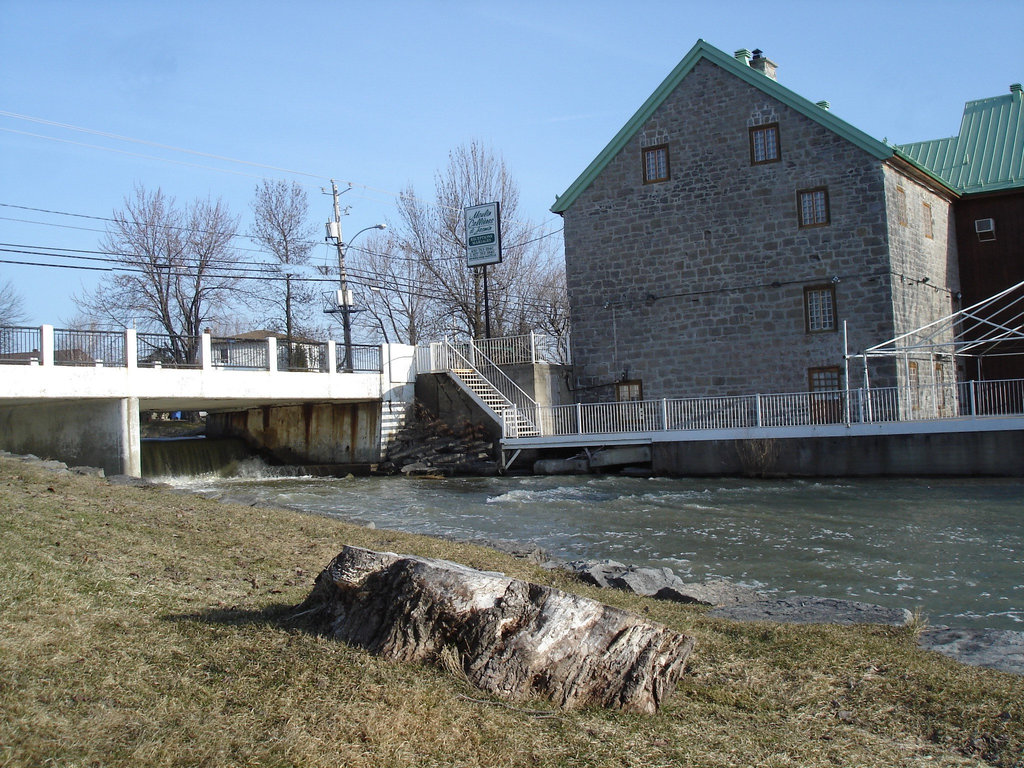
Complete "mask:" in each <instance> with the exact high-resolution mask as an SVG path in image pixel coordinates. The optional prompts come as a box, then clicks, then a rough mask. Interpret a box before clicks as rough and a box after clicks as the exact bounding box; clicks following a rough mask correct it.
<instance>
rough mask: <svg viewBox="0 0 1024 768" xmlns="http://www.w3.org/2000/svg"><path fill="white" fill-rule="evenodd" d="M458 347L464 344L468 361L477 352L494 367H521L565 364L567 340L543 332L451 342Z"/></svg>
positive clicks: (567, 356)
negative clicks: (526, 365)
mask: <svg viewBox="0 0 1024 768" xmlns="http://www.w3.org/2000/svg"><path fill="white" fill-rule="evenodd" d="M452 343H453V344H456V345H458V346H460V347H461V346H462V345H468V347H469V350H470V351H469V353H467V357H468V358H469V359H470V360H472V359H473V355H474V354H475V353H476V352H480V353H481V354H482V355H483V356H484V357H486V358H487V359H488V360H490V361H491V362H493V363H495V364H496V365H525V364H529V363H551V364H560V365H568V364H569V362H570V356H569V338H568V337H567V336H549V335H547V334H543V333H528V334H524V335H522V336H502V337H500V338H494V339H470V340H469V341H465V342H459V341H452Z"/></svg>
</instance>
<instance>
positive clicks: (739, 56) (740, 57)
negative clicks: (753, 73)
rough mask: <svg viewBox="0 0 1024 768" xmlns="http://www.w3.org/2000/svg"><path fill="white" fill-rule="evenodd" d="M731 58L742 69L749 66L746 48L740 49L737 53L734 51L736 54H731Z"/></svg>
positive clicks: (748, 53)
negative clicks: (741, 66) (740, 65)
mask: <svg viewBox="0 0 1024 768" xmlns="http://www.w3.org/2000/svg"><path fill="white" fill-rule="evenodd" d="M733 57H734V58H735V59H736V61H738V62H739V63H740V64H742V65H743V66H744V67H749V66H750V51H748V50H747V49H746V48H740V49H739V50H738V51H736V53H734V54H733Z"/></svg>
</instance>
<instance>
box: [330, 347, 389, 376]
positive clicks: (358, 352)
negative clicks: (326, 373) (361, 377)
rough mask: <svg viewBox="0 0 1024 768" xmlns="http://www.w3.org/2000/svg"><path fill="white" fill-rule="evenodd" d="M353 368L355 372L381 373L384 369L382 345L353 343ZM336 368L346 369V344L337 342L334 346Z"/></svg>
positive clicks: (339, 369)
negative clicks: (381, 354)
mask: <svg viewBox="0 0 1024 768" xmlns="http://www.w3.org/2000/svg"><path fill="white" fill-rule="evenodd" d="M351 349H352V368H351V369H350V370H351V372H353V373H379V372H381V371H382V370H384V369H383V367H382V365H381V357H380V347H379V346H377V345H375V344H353V345H352V347H351ZM334 358H335V362H334V365H335V368H336V369H337V370H338V371H344V370H345V345H344V344H335V346H334Z"/></svg>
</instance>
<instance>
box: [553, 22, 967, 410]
mask: <svg viewBox="0 0 1024 768" xmlns="http://www.w3.org/2000/svg"><path fill="white" fill-rule="evenodd" d="M775 74H776V65H775V64H774V62H772V61H770V60H769V59H767V58H766V57H765V56H764V55H763V54H762V53H761V52H760V51H754V53H753V56H751V54H750V52H748V51H746V50H741V51H737V52H736V54H735V55H733V56H729V55H728V54H726V53H723V52H722V51H719V50H718V49H716V48H714V47H713V46H711V45H708V44H707V43H706V42H704V41H698V42H697V44H696V45H695V46H694V47H693V48H692V49H691V50H690V52H689V53H688V54H687V55H686V57H685V58H684V59H683V60H682V61H681V62H680V63H679V65H678V66H677V67H676V68H675V69H674V70H673V71H672V72H671V73H670V74H669V76H668V77H667V78H666V79H665V81H664V82H663V83H662V84H661V85H660V86H659V87H658V89H657V90H656V91H655V92H654V93H653V94H652V95H651V96H650V98H648V99H647V101H646V102H644V104H643V106H641V107H640V109H639V110H638V111H637V113H636V114H635V115H634V116H633V117H632V118H631V119H630V120H629V122H628V123H627V124H626V125H625V126H624V127H623V128H622V129H621V130H620V131H619V133H618V134H617V135H616V136H615V137H614V138H613V139H612V141H611V142H610V143H609V144H608V146H607V147H606V148H605V149H604V150H603V151H602V152H601V153H600V154H599V155H598V156H597V157H596V158H595V159H594V161H593V162H592V163H591V164H590V165H589V166H588V167H587V168H586V169H585V170H584V171H583V173H582V174H581V175H580V176H579V178H577V179H576V181H574V182H573V183H572V185H570V186H569V188H568V189H567V190H566V191H565V193H564V194H562V195H561V196H560V197H559V198H558V200H557V201H556V203H555V205H554V206H553V207H552V210H553V211H554V212H556V213H559V214H561V215H562V217H563V219H564V224H565V235H564V236H565V261H566V280H567V287H568V292H569V303H570V308H571V319H572V329H573V335H572V345H573V349H572V356H573V362H574V366H575V384H576V389H577V397H578V399H579V400H582V401H602V400H615V399H618V400H625V399H655V398H662V397H679V396H714V395H739V394H750V393H755V392H764V393H767V392H803V391H823V390H824V391H835V390H839V389H841V388H843V387H844V386H845V378H844V377H846V376H847V371H846V365H845V362H846V359H845V352H846V351H847V350H848V351H849V352H850V353H853V352H856V351H858V350H862V349H865V348H867V347H869V346H872V345H874V344H877V343H879V342H882V341H884V340H886V339H890V338H893V337H895V336H897V335H899V334H901V333H904V332H907V331H910V330H912V329H915V328H917V327H919V326H922V325H924V324H926V323H928V322H931V321H933V320H935V319H937V318H940V317H944V316H947V315H949V314H951V313H952V312H954V311H955V310H956V309H958V308H959V303H958V297H959V295H960V291H961V285H960V270H959V265H958V258H957V236H956V232H957V225H956V221H955V219H956V209H955V203H956V200H957V199H958V197H959V192H958V190H957V189H956V182H955V181H954V180H952V179H950V178H946V177H943V176H942V175H941V174H939V173H936V172H935V171H933V170H930V169H929V166H928V164H927V163H925V162H923V161H921V160H919V159H916V158H915V156H914V155H913V154H910V153H906V152H902V151H900V150H899V149H897V148H895V147H892V146H890V145H888V144H886V143H884V142H881V141H878V140H876V139H874V138H872V137H870V136H868V135H867V134H865V133H863V132H862V131H860V130H858V129H857V128H855V127H853V126H852V125H850V124H849V123H846V122H845V121H843V120H841V119H839V118H837V117H836V116H835V115H834V114H832V113H831V112H830V111H829V106H828V104H827V103H825V102H817V103H815V102H812V101H810V100H808V99H806V98H804V97H802V96H800V95H798V94H796V93H794V92H793V91H791V90H789V89H788V88H786V87H785V86H783V85H781V84H780V83H779V82H777V80H776V77H775ZM925 211H927V212H928V216H927V217H925V216H923V215H922V214H923V212H925ZM844 331H845V332H844ZM910 362H915V361H912V360H910V359H909V358H905V359H903V360H897V359H872V361H871V363H870V366H871V371H870V379H871V384H872V385H878V386H894V385H907V384H911V383H913V379H914V377H917V376H920V375H921V371H922V370H923V371H927V374H926V375H927V377H928V378H929V379H934V380H935V381H938V382H942V381H945V380H949V381H952V380H953V379H954V377H955V375H956V371H955V367H954V364H953V361H952V360H951V359H947V360H940V361H935V359H934V358H933V357H932V356H929V355H925V356H923V359H922V361H921V363H922V365H923V366H925V367H924V368H922V369H920V370H918V369H917V367H916V362H915V366H914V367H913V368H912V367H911V366H910V365H909V363H910ZM850 375H851V377H852V375H854V374H853V373H851V374H850ZM854 386H859V384H854Z"/></svg>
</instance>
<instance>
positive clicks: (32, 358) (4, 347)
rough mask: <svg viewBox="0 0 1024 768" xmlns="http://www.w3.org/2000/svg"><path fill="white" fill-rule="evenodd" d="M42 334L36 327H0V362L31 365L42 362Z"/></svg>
mask: <svg viewBox="0 0 1024 768" xmlns="http://www.w3.org/2000/svg"><path fill="white" fill-rule="evenodd" d="M42 348H43V334H42V331H41V330H40V329H39V328H38V327H37V328H27V327H23V326H9V327H6V328H0V364H4V365H32V364H33V363H35V364H37V365H38V364H39V363H41V362H42V353H41V352H40V350H41V349H42Z"/></svg>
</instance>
